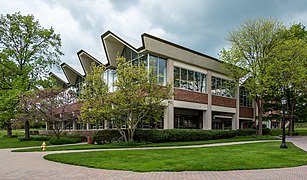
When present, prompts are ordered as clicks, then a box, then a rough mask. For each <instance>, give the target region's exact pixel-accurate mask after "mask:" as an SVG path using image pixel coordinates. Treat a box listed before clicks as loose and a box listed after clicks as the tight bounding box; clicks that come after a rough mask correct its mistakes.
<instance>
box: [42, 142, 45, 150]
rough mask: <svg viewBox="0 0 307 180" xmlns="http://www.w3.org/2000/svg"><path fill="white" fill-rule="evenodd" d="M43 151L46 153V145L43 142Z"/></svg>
mask: <svg viewBox="0 0 307 180" xmlns="http://www.w3.org/2000/svg"><path fill="white" fill-rule="evenodd" d="M41 148H42V151H46V143H45V142H43V144H42V145H41Z"/></svg>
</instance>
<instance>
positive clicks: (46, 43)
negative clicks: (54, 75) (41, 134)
mask: <svg viewBox="0 0 307 180" xmlns="http://www.w3.org/2000/svg"><path fill="white" fill-rule="evenodd" d="M60 48H61V39H60V35H59V34H56V33H55V32H54V29H53V28H49V29H45V28H43V27H41V25H40V24H39V22H38V21H37V20H35V19H34V16H33V15H27V16H23V15H21V14H20V13H15V14H11V15H10V14H7V15H1V17H0V58H1V59H0V70H1V77H0V91H6V93H0V95H3V94H16V93H17V94H18V93H23V92H26V91H29V90H31V89H33V88H35V87H37V85H39V84H40V83H41V82H42V81H44V79H45V77H47V76H48V72H49V70H50V68H52V67H53V66H57V65H59V63H60V56H61V55H63V53H62V52H61V50H60ZM14 97H15V99H13V101H14V102H17V103H13V104H15V105H14V106H9V105H7V104H4V103H5V102H8V101H6V100H5V101H1V103H2V105H1V106H0V107H4V109H0V111H1V112H3V113H5V112H8V111H7V107H10V108H12V109H15V110H14V111H16V112H18V109H16V108H17V106H16V105H17V104H18V97H20V96H18V95H17V96H14ZM1 98H3V99H5V98H6V96H4V97H1ZM9 103H10V102H9ZM5 119H8V118H5ZM28 124H29V123H28V122H27V121H25V125H26V126H27V125H28ZM26 126H25V129H28V127H26ZM27 135H28V133H26V136H27ZM27 138H28V137H27Z"/></svg>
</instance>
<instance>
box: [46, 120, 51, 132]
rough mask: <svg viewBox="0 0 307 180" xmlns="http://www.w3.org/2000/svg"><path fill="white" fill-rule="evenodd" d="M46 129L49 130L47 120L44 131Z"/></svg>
mask: <svg viewBox="0 0 307 180" xmlns="http://www.w3.org/2000/svg"><path fill="white" fill-rule="evenodd" d="M47 130H50V128H49V123H48V122H46V131H47Z"/></svg>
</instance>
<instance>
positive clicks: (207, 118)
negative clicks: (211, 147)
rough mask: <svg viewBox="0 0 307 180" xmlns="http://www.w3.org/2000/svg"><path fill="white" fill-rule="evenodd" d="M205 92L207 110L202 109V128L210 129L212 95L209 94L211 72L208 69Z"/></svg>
mask: <svg viewBox="0 0 307 180" xmlns="http://www.w3.org/2000/svg"><path fill="white" fill-rule="evenodd" d="M206 78H207V84H206V86H207V94H208V105H207V111H203V129H205V130H211V129H212V95H211V78H212V73H211V71H209V70H208V73H207V77H206Z"/></svg>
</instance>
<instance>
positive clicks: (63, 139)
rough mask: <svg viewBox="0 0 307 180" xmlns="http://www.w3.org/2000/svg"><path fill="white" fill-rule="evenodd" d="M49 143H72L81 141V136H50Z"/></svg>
mask: <svg viewBox="0 0 307 180" xmlns="http://www.w3.org/2000/svg"><path fill="white" fill-rule="evenodd" d="M49 142H50V144H53V145H59V144H73V143H80V142H82V139H81V138H69V137H59V138H58V137H54V136H53V137H51V138H50V140H49Z"/></svg>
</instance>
